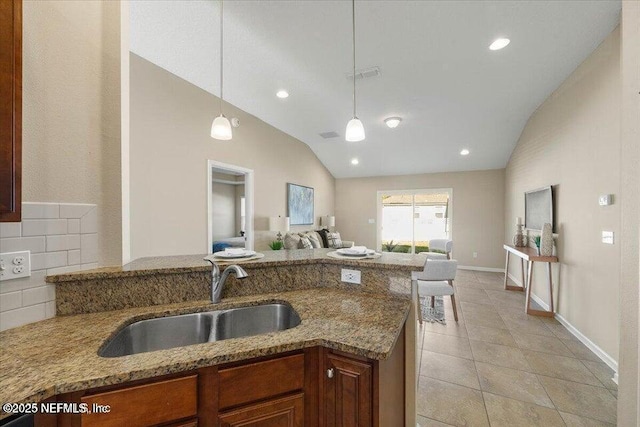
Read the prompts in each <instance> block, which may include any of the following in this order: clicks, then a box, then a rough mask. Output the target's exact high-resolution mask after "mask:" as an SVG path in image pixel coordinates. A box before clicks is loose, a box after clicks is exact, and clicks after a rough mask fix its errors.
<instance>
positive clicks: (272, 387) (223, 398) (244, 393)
mask: <svg viewBox="0 0 640 427" xmlns="http://www.w3.org/2000/svg"><path fill="white" fill-rule="evenodd" d="M218 374H219V381H220V388H219V390H220V392H219V395H218V396H219V401H218V402H219V407H220V409H225V408H230V407H232V406H238V405H242V404H245V403H249V402H254V401H256V400H260V399H265V398H268V397H271V396H277V395H280V394H284V393H288V392H290V391H295V390H302V388H303V387H304V355H303V354H296V355H293V356H287V357H282V358H278V359H274V360H267V361H264V362H256V363H252V364H249V365H244V366H238V367H234V368H228V369H221V370H220V371H218Z"/></svg>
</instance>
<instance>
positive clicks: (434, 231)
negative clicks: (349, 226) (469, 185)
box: [377, 188, 453, 254]
mask: <svg viewBox="0 0 640 427" xmlns="http://www.w3.org/2000/svg"><path fill="white" fill-rule="evenodd" d="M452 198H453V189H451V188H437V189H426V190H394V191H378V224H379V226H378V236H377V241H378V243H377V247H378V250H381V251H383V252H401V253H410V254H417V253H421V252H428V251H429V240H432V239H451V235H452V230H451V224H452V216H453V211H452Z"/></svg>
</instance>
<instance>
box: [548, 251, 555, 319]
mask: <svg viewBox="0 0 640 427" xmlns="http://www.w3.org/2000/svg"><path fill="white" fill-rule="evenodd" d="M547 271H548V273H549V311H551V313H553V312H554V310H553V275H552V274H551V263H550V262H548V263H547Z"/></svg>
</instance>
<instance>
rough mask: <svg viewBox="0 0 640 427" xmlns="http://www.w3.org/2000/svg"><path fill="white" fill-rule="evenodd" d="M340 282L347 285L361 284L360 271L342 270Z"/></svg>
mask: <svg viewBox="0 0 640 427" xmlns="http://www.w3.org/2000/svg"><path fill="white" fill-rule="evenodd" d="M340 280H342V281H343V282H346V283H354V284H356V285H359V284H360V270H349V269H346V268H343V269H342V272H341V277H340Z"/></svg>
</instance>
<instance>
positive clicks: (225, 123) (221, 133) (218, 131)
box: [211, 0, 232, 141]
mask: <svg viewBox="0 0 640 427" xmlns="http://www.w3.org/2000/svg"><path fill="white" fill-rule="evenodd" d="M223 7H224V3H223V0H220V115H219V116H218V117H216V118H215V119H213V123H212V124H211V138H213V139H219V140H221V141H228V140H230V139H231V137H232V134H231V123H229V119H227V118H226V117H225V116H224V114H222V99H223V97H222V94H223V92H222V77H223V68H222V66H223V58H224V43H223V41H224V39H223V31H222V29H223V28H222V12H223Z"/></svg>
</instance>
